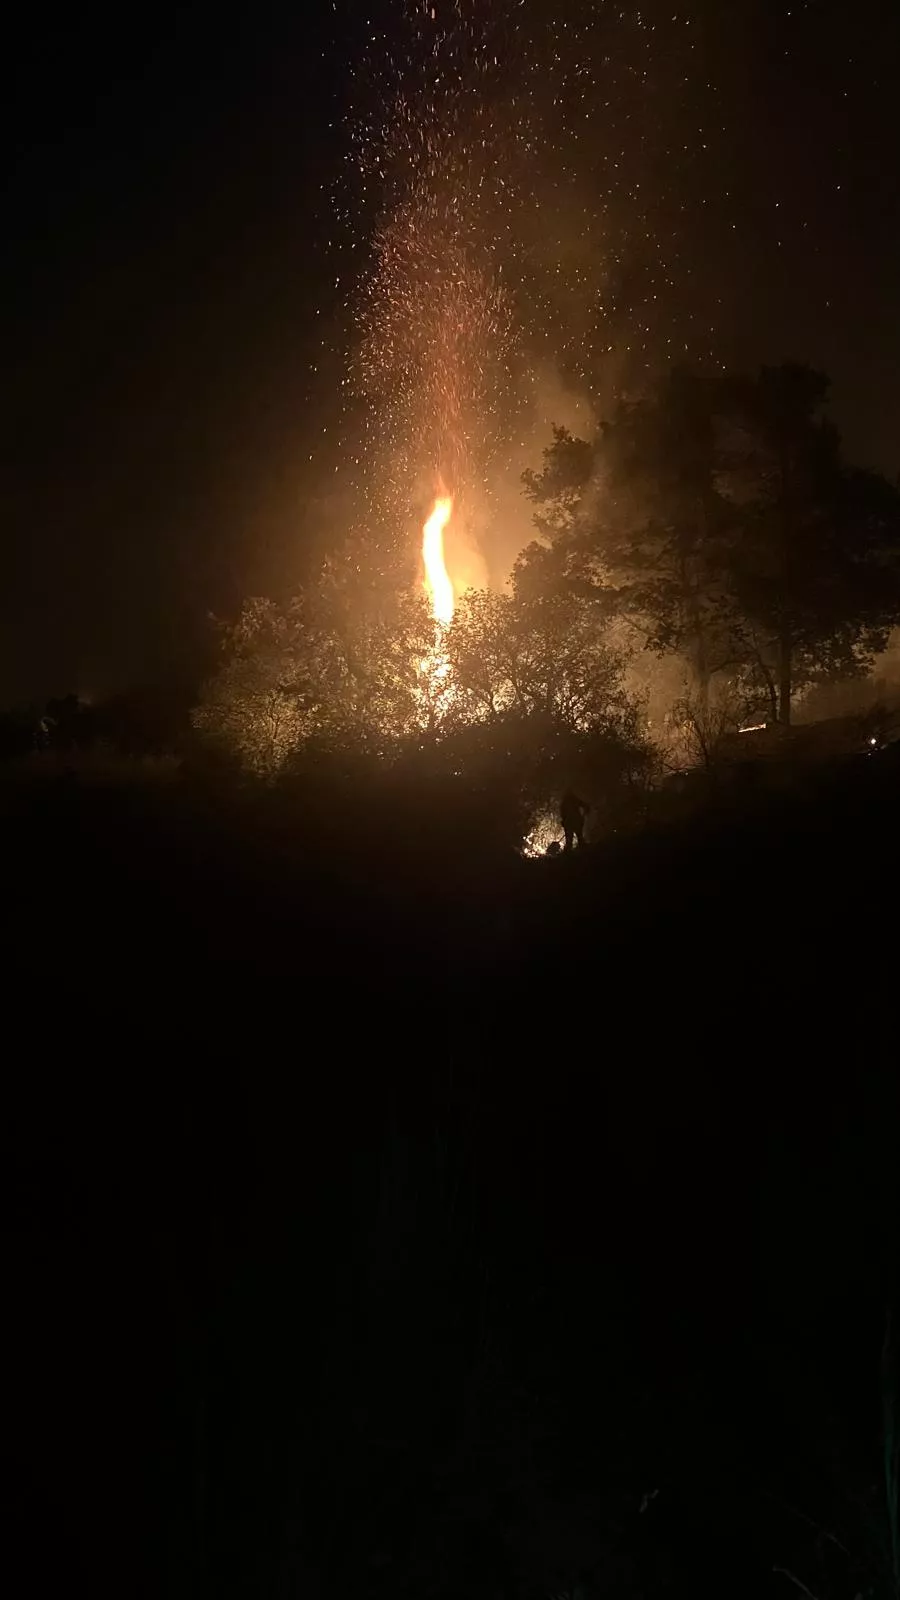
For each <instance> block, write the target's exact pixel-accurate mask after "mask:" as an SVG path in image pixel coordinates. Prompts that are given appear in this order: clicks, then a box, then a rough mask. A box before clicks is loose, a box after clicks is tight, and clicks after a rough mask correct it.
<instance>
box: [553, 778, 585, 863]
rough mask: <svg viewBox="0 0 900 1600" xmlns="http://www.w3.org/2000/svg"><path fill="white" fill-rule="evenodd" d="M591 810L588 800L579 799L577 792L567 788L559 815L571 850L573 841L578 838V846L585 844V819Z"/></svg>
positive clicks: (567, 844) (567, 846)
mask: <svg viewBox="0 0 900 1600" xmlns="http://www.w3.org/2000/svg"><path fill="white" fill-rule="evenodd" d="M589 810H590V807H589V806H588V804H587V801H586V800H579V798H578V796H577V794H573V793H572V790H571V789H567V790H566V792H565V794H564V795H563V797H562V800H561V801H560V806H559V815H560V820H561V822H562V825H563V833H564V834H565V836H566V849H567V850H571V848H572V841H573V840H574V839H577V840H578V848H579V850H580V849H581V847H582V845H583V844H584V819H585V817H586V815H587V813H588V811H589Z"/></svg>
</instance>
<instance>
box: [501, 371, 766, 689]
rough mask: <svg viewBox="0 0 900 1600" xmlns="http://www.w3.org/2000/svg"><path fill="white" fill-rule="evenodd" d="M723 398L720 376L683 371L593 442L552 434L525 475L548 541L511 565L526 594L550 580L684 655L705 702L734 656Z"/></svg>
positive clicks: (628, 406)
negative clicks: (723, 489) (723, 486)
mask: <svg viewBox="0 0 900 1600" xmlns="http://www.w3.org/2000/svg"><path fill="white" fill-rule="evenodd" d="M717 396H718V385H717V382H716V381H714V380H712V379H708V378H705V377H702V376H698V375H695V374H692V373H690V372H686V371H683V370H676V371H674V372H673V373H671V374H670V375H669V376H668V377H667V379H666V380H665V382H664V383H663V384H662V386H661V387H660V389H659V391H658V392H657V393H656V394H654V395H651V396H649V397H647V398H645V399H642V400H640V401H637V402H622V403H620V404H619V406H618V407H617V408H616V410H615V412H614V414H613V416H612V419H611V420H610V421H608V422H606V423H604V424H603V427H602V429H601V431H600V434H599V436H598V438H597V439H596V440H595V441H594V442H593V443H592V444H585V443H584V441H578V440H572V439H571V438H570V436H568V435H566V434H564V433H563V432H562V431H561V430H557V431H556V434H555V436H554V443H553V445H552V446H551V447H550V448H549V450H547V451H545V453H544V469H543V471H542V472H541V473H540V474H539V475H536V474H533V473H532V474H526V476H525V492H526V494H527V495H528V496H529V498H531V499H532V500H533V501H534V502H535V503H536V504H537V505H539V506H540V507H541V510H540V511H539V513H538V514H537V516H536V518H535V521H536V524H537V526H538V528H539V530H540V531H541V532H542V534H544V536H545V538H549V539H550V541H551V544H550V548H549V550H548V549H546V548H542V547H541V546H539V545H532V546H530V547H529V549H528V550H527V551H526V552H524V555H523V558H522V559H521V561H520V563H519V566H518V568H517V572H516V581H517V585H518V586H519V587H520V588H522V589H523V590H524V589H527V590H528V592H532V591H533V590H534V588H535V587H538V588H539V587H541V586H545V585H546V584H547V583H548V582H551V583H556V584H557V585H559V584H562V585H563V586H565V587H568V588H574V589H576V590H577V591H578V592H580V593H592V594H593V596H594V598H595V599H596V600H598V601H599V602H601V603H602V604H603V605H604V606H605V608H606V609H607V611H610V610H611V609H613V607H617V608H618V609H619V610H620V611H622V612H624V613H625V614H627V615H628V616H629V617H630V618H631V620H632V623H633V624H634V625H635V626H636V628H637V629H638V631H639V633H640V634H641V636H642V637H643V640H644V642H645V644H646V645H647V646H648V647H649V648H651V649H653V650H656V651H658V652H663V651H670V650H672V651H678V652H680V653H682V654H684V655H685V657H686V658H687V660H688V661H689V663H690V666H691V670H692V673H693V675H694V677H695V680H696V684H697V688H698V692H699V695H700V698H701V700H705V699H707V698H708V694H709V684H710V680H711V678H712V676H713V674H714V673H715V672H717V671H721V670H722V669H723V668H724V667H726V666H729V665H731V664H732V663H733V661H734V655H735V646H734V629H733V622H734V618H733V615H732V610H733V608H732V604H731V595H730V591H729V587H728V583H727V579H726V567H727V562H726V556H727V548H728V538H729V535H730V533H731V528H732V524H733V522H734V513H733V512H732V511H731V510H730V508H729V506H728V504H727V502H726V501H725V500H724V498H723V497H722V495H721V494H720V492H719V489H718V486H717V474H716V429H715V416H716V404H717ZM592 491H593V492H592Z"/></svg>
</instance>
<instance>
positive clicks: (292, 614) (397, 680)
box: [193, 564, 434, 777]
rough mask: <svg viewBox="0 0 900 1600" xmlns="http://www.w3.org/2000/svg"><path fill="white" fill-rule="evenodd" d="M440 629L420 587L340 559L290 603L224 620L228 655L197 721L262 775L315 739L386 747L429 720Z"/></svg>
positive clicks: (261, 606)
mask: <svg viewBox="0 0 900 1600" xmlns="http://www.w3.org/2000/svg"><path fill="white" fill-rule="evenodd" d="M433 639H434V634H433V627H432V624H431V622H430V619H429V618H428V615H427V611H426V608H425V605H424V602H423V601H422V600H421V598H420V597H419V596H418V595H414V594H410V593H408V592H401V593H400V595H398V596H397V597H395V598H391V599H389V600H385V598H384V595H383V593H382V591H381V590H380V588H378V587H377V586H375V587H372V588H369V587H368V586H367V585H366V584H365V583H364V582H362V581H360V579H359V575H358V574H357V573H356V572H355V571H354V570H353V569H352V568H349V569H347V570H345V571H342V570H341V569H339V568H338V567H337V566H336V565H332V564H329V565H328V566H326V567H325V568H324V569H323V572H322V573H321V575H320V579H319V582H318V583H317V584H316V585H315V586H314V587H312V588H310V589H309V590H308V591H305V592H303V593H302V594H300V595H297V596H295V597H294V598H293V599H292V600H290V601H289V602H287V603H286V604H285V605H282V606H279V605H277V604H276V603H275V602H274V601H273V600H268V599H252V600H248V601H246V602H245V604H244V607H243V609H242V611H241V614H240V616H239V617H238V619H237V621H236V622H235V623H234V624H233V625H232V626H230V627H226V628H224V629H223V636H222V645H223V663H222V666H221V668H220V669H219V671H218V672H217V673H216V674H215V675H214V677H213V678H212V679H211V680H210V681H209V682H208V683H207V684H206V685H205V687H204V690H203V693H202V696H201V701H200V704H199V706H198V707H197V708H196V709H195V711H194V713H193V722H194V726H195V727H196V728H197V729H198V730H199V731H200V732H201V733H203V734H205V735H206V736H207V737H210V738H212V739H213V740H214V741H216V742H217V743H219V744H220V745H222V746H224V747H225V748H227V749H229V750H231V751H232V752H233V753H234V754H235V755H236V756H237V757H238V759H239V760H240V761H241V763H242V764H243V765H244V766H246V767H247V768H248V769H249V770H250V771H252V772H255V773H256V774H257V775H259V776H269V777H272V776H274V775H275V774H276V773H277V772H278V771H279V770H280V769H281V768H282V767H284V765H285V763H286V762H287V761H288V760H289V759H290V758H291V757H293V756H295V755H296V754H297V753H298V752H299V751H300V750H301V749H302V748H303V747H304V746H307V745H311V744H313V743H315V744H316V745H317V746H318V747H319V748H320V749H321V748H323V747H331V748H335V747H340V746H350V745H352V746H353V748H354V749H355V750H356V751H357V752H368V753H370V754H373V755H378V754H380V753H383V751H384V749H385V747H386V745H389V744H390V743H391V741H396V740H397V739H399V738H402V737H404V736H406V735H408V734H410V733H411V732H412V731H413V730H414V729H415V728H416V726H417V725H418V720H419V718H420V715H421V672H422V663H423V661H424V660H425V659H426V658H427V655H428V652H429V650H430V649H431V648H432V645H433Z"/></svg>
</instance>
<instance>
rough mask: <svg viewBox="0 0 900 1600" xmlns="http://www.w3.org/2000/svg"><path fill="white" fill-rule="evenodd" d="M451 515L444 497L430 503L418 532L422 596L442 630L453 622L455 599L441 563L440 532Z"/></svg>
mask: <svg viewBox="0 0 900 1600" xmlns="http://www.w3.org/2000/svg"><path fill="white" fill-rule="evenodd" d="M452 514H453V501H452V499H451V498H450V497H449V496H447V495H442V496H440V497H439V498H438V499H437V500H436V501H435V502H434V510H433V511H432V513H431V516H430V517H429V518H428V521H427V522H426V523H425V526H424V528H423V529H422V560H423V561H424V563H425V593H426V594H427V595H428V598H429V600H430V601H431V611H432V615H433V617H434V620H435V622H437V623H441V624H443V626H444V627H446V626H447V625H448V623H450V622H452V621H453V610H454V606H455V604H456V599H455V596H454V593H453V584H452V583H451V581H450V574H449V573H448V571H447V567H446V563H445V561H444V529H445V528H446V526H447V523H448V522H449V521H450V518H451V516H452Z"/></svg>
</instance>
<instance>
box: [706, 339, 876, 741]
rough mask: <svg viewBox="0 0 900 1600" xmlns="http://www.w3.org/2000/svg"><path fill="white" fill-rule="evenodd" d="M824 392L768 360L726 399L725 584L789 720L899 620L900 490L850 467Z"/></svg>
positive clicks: (852, 671)
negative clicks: (729, 514) (806, 689)
mask: <svg viewBox="0 0 900 1600" xmlns="http://www.w3.org/2000/svg"><path fill="white" fill-rule="evenodd" d="M827 393H828V379H827V378H826V377H825V376H824V374H823V373H820V372H816V371H814V370H813V369H812V368H810V367H804V366H797V365H785V366H782V367H776V368H769V367H764V368H763V369H762V371H761V372H760V373H759V375H758V376H757V377H756V378H753V379H737V380H734V381H733V382H732V383H731V384H730V385H729V387H728V390H727V391H726V395H725V398H724V404H723V454H722V466H721V470H720V474H719V484H720V488H721V491H722V493H723V495H724V496H725V497H726V498H727V499H728V500H729V501H730V503H731V504H732V505H734V506H735V508H736V509H737V510H738V512H739V526H740V537H739V538H738V539H736V540H734V541H733V543H732V545H731V547H730V550H729V557H728V568H729V570H728V580H729V585H730V589H731V592H732V594H733V596H734V600H735V603H736V607H737V611H738V613H739V615H740V618H741V623H740V627H739V631H740V634H741V637H742V639H743V644H744V655H745V658H746V659H747V661H748V662H749V663H750V664H751V665H752V666H753V667H754V668H755V669H756V670H757V672H758V674H759V676H760V680H761V682H762V683H763V684H764V686H765V688H766V690H767V693H768V695H769V698H770V700H771V703H772V705H773V709H774V708H775V707H776V706H777V713H778V718H779V720H780V721H781V722H782V723H789V722H790V720H791V702H792V698H793V694H794V692H795V690H796V688H797V687H799V686H801V685H802V684H805V683H811V682H817V681H819V682H821V681H823V680H827V679H835V678H839V677H852V676H855V675H858V674H859V673H861V672H866V671H868V670H870V669H871V665H872V661H873V657H874V654H875V652H876V651H878V650H882V649H884V647H885V645H886V643H887V637H888V634H889V632H890V629H891V627H892V626H893V625H894V623H895V622H896V621H897V619H898V616H900V495H898V494H897V492H896V490H894V489H893V488H892V486H891V485H890V484H888V483H887V482H886V481H885V480H884V479H881V478H879V477H877V475H875V474H871V473H865V472H859V471H856V470H853V469H851V468H848V467H847V466H845V465H844V463H843V462H842V460H841V456H840V443H839V439H838V435H837V433H836V431H835V430H834V428H833V427H832V426H831V424H830V423H829V422H828V421H827V420H825V419H824V418H823V417H822V416H821V408H822V406H823V405H824V403H825V400H826V397H827Z"/></svg>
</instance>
